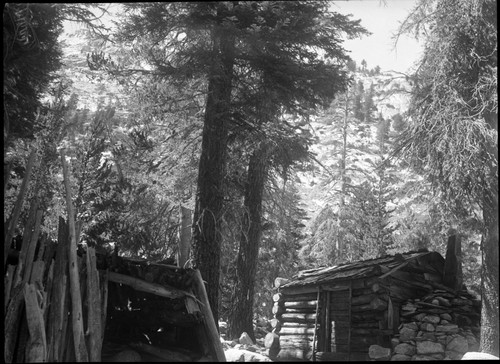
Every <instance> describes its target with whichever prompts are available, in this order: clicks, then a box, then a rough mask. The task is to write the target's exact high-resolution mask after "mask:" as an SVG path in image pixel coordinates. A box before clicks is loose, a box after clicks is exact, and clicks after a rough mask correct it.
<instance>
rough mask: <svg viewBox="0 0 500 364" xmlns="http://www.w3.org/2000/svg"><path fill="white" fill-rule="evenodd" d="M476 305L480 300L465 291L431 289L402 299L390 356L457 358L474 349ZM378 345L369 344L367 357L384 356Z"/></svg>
mask: <svg viewBox="0 0 500 364" xmlns="http://www.w3.org/2000/svg"><path fill="white" fill-rule="evenodd" d="M480 308H481V305H480V301H479V300H477V299H475V297H474V296H472V295H471V294H469V293H468V292H466V291H461V292H459V293H458V294H453V293H450V292H447V291H444V290H435V291H434V292H432V293H430V294H428V295H427V296H425V297H423V298H422V299H411V300H408V301H406V302H405V303H403V305H402V306H401V312H400V320H401V325H400V326H399V333H398V334H396V335H394V337H393V338H392V340H391V344H392V348H391V360H394V361H396V360H398V361H399V360H443V359H445V360H447V359H452V360H458V359H461V358H462V356H463V355H464V353H466V352H468V351H477V350H478V348H479V332H480V327H479V323H480ZM382 349H383V348H371V350H370V357H371V358H372V359H375V360H383V359H385V360H387V359H388V357H387V356H386V355H387V354H385V353H384V352H383V350H382ZM372 353H373V355H372ZM386 353H387V352H386ZM384 354H385V355H384ZM384 356H385V358H384Z"/></svg>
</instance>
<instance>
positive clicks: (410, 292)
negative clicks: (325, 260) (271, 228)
mask: <svg viewBox="0 0 500 364" xmlns="http://www.w3.org/2000/svg"><path fill="white" fill-rule="evenodd" d="M454 239H455V237H450V240H449V242H448V245H449V246H450V242H451V245H452V246H453V247H455V246H456V245H455V244H454ZM453 266H454V267H456V265H453ZM456 271H457V272H458V273H459V274H461V270H456ZM450 274H452V273H450V272H447V274H446V275H445V259H444V258H443V257H442V256H441V254H439V253H438V252H429V251H427V250H426V249H424V250H419V251H412V252H408V253H404V254H396V255H389V256H384V257H380V258H375V259H370V260H364V261H357V262H352V263H347V264H342V265H338V266H333V267H327V268H317V269H309V270H304V271H301V272H299V273H298V274H297V275H296V276H294V277H293V278H292V279H291V280H288V281H287V280H283V279H277V280H276V281H275V285H276V286H278V293H276V294H275V295H274V296H273V301H274V306H273V314H274V316H275V318H274V319H273V320H272V321H271V324H272V326H273V331H274V332H273V333H272V335H274V338H275V339H276V340H277V339H279V345H273V348H274V349H273V350H275V360H277V361H280V360H286V361H294V360H297V361H306V360H307V361H310V360H312V361H357V360H360V361H364V360H369V356H368V349H369V347H370V345H374V344H376V345H380V346H384V347H390V340H391V336H392V335H393V334H395V333H397V330H398V326H399V325H400V319H399V312H400V308H401V304H402V303H403V302H404V301H405V300H407V299H410V298H419V297H423V296H424V295H426V294H427V293H428V292H431V291H432V290H433V289H441V290H446V291H450V292H455V289H453V288H450V287H449V286H447V285H444V284H443V277H445V276H447V277H448V276H449V275H450ZM457 281H458V282H461V278H460V277H458V278H457V279H455V281H454V283H453V285H455V286H456V282H457ZM269 335H270V336H271V334H269ZM269 339H272V338H271V337H270V338H269ZM269 347H271V344H270V345H269Z"/></svg>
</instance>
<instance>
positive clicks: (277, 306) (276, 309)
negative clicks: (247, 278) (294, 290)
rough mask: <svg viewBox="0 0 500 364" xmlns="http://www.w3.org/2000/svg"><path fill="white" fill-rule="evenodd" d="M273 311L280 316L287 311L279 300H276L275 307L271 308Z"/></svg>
mask: <svg viewBox="0 0 500 364" xmlns="http://www.w3.org/2000/svg"><path fill="white" fill-rule="evenodd" d="M271 312H272V313H273V315H276V316H278V315H281V314H282V313H283V312H285V308H284V307H283V306H281V305H280V304H278V302H275V303H274V305H273V308H272V309H271Z"/></svg>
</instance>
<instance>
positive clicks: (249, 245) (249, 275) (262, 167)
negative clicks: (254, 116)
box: [228, 146, 267, 342]
mask: <svg viewBox="0 0 500 364" xmlns="http://www.w3.org/2000/svg"><path fill="white" fill-rule="evenodd" d="M266 174H267V147H266V146H261V147H260V148H259V149H258V150H256V151H254V152H253V154H252V156H251V157H250V162H249V165H248V181H247V185H246V191H245V202H244V203H245V216H244V217H243V223H242V233H241V238H240V247H239V251H238V262H237V268H236V280H237V281H236V289H235V291H234V296H233V299H232V300H231V302H232V307H231V312H230V314H229V322H228V334H229V338H237V337H239V335H240V334H241V333H242V332H246V333H247V334H248V335H249V336H250V338H251V339H252V340H253V341H254V342H255V335H254V332H253V303H254V292H255V276H256V273H257V257H258V254H259V245H260V238H261V233H262V229H261V214H262V197H263V193H264V185H265V182H266Z"/></svg>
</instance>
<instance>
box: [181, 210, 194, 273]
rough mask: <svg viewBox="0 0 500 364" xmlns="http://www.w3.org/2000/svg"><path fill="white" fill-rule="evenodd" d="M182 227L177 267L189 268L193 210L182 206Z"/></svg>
mask: <svg viewBox="0 0 500 364" xmlns="http://www.w3.org/2000/svg"><path fill="white" fill-rule="evenodd" d="M180 221H181V223H180V227H179V251H178V253H177V265H178V266H179V267H181V268H188V267H189V266H188V265H187V264H186V263H188V260H189V251H190V250H191V225H192V224H193V222H192V218H191V210H189V209H187V208H185V207H184V206H180Z"/></svg>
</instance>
